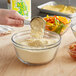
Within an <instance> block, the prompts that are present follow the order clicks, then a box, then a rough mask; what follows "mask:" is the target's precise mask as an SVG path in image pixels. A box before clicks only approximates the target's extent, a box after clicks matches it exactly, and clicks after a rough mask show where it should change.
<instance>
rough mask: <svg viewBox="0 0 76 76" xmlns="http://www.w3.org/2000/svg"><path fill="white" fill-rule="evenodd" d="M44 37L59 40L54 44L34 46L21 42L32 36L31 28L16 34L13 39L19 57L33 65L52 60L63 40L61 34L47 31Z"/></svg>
mask: <svg viewBox="0 0 76 76" xmlns="http://www.w3.org/2000/svg"><path fill="white" fill-rule="evenodd" d="M44 37H45V38H50V39H51V38H52V39H57V41H56V42H55V43H54V44H50V45H46V46H45V47H43V48H38V47H37V48H36V47H35V48H32V47H28V46H25V45H22V44H20V43H19V42H21V41H24V40H26V39H30V38H31V31H30V30H27V31H22V32H19V33H16V34H14V35H13V36H12V38H11V39H12V42H13V44H14V47H15V51H16V55H17V57H18V59H19V60H20V61H22V62H23V63H25V64H33V65H39V64H46V63H48V62H50V61H52V60H53V59H54V58H55V56H56V54H57V49H58V46H59V44H60V42H61V36H60V35H59V34H57V33H55V32H49V31H45V33H44Z"/></svg>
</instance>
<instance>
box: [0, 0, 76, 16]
mask: <svg viewBox="0 0 76 76" xmlns="http://www.w3.org/2000/svg"><path fill="white" fill-rule="evenodd" d="M9 1H10V0H0V8H5V9H7V8H8V2H9ZM48 1H56V2H58V3H62V4H68V3H69V0H31V4H32V17H34V16H45V15H46V14H45V13H40V12H39V10H38V9H37V6H38V5H41V4H43V3H46V2H48ZM70 3H71V5H73V6H76V0H70Z"/></svg>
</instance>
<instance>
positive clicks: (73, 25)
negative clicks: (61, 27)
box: [71, 24, 76, 32]
mask: <svg viewBox="0 0 76 76" xmlns="http://www.w3.org/2000/svg"><path fill="white" fill-rule="evenodd" d="M71 25H72V26H71V29H72V31H75V32H76V30H74V29H73V27H74V26H76V24H75V25H74V24H71Z"/></svg>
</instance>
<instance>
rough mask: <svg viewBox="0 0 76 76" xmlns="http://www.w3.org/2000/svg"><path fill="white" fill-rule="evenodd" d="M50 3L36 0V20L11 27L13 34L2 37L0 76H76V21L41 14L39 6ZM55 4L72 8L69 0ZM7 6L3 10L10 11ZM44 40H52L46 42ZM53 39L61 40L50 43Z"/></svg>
mask: <svg viewBox="0 0 76 76" xmlns="http://www.w3.org/2000/svg"><path fill="white" fill-rule="evenodd" d="M49 1H50V0H32V2H31V3H32V13H31V14H32V17H34V18H33V19H32V21H31V23H30V25H26V24H25V26H24V27H12V28H11V27H8V28H9V29H11V33H9V34H7V35H3V36H0V76H76V42H75V41H76V29H75V28H76V17H75V15H73V17H67V16H66V17H63V16H56V15H55V14H54V15H53V14H50V13H45V12H44V11H43V12H40V10H39V9H38V8H37V6H39V5H41V4H43V3H46V2H49ZM54 1H58V2H60V3H62V4H65V5H68V0H64V1H63V0H54ZM6 2H7V1H6V0H0V8H6V9H7V7H8V5H7V3H6ZM70 3H71V5H73V6H75V5H76V4H75V3H76V0H70ZM47 12H48V11H47ZM55 13H56V12H55ZM58 14H59V13H58ZM51 15H52V16H51ZM35 16H41V17H42V18H41V17H35ZM71 16H72V15H71ZM36 19H37V20H36ZM39 20H40V22H38V21H39ZM35 21H36V22H35ZM45 22H46V23H45ZM40 23H41V24H40ZM36 25H37V26H36ZM40 25H41V26H40ZM53 25H54V26H53ZM3 26H4V25H3ZM38 26H39V27H38ZM60 26H61V27H60ZM73 26H74V27H73ZM0 27H1V25H0ZM58 27H59V29H57V28H58ZM6 28H7V27H6ZM6 28H5V29H6ZM9 29H8V30H9ZM36 29H37V30H36ZM44 29H45V30H46V31H45V30H44ZM28 30H31V32H29V31H28ZM23 31H24V32H23ZM25 31H26V32H25ZM44 31H45V33H44ZM51 31H52V32H51ZM29 33H32V34H30V35H31V36H32V38H33V40H34V38H36V39H37V43H36V42H35V41H33V40H32V39H30V38H31V37H29V36H30V35H28V34H29ZM25 35H27V36H25ZM42 36H43V38H47V39H48V40H47V39H44V41H43V38H42ZM38 37H39V39H38ZM17 38H18V39H17ZM24 38H26V39H27V42H26V40H25V39H24ZM50 38H51V39H56V38H57V39H56V41H50ZM16 39H17V41H16ZM22 39H23V41H21V40H22ZM41 39H42V40H41ZM31 40H32V41H31ZM40 40H41V41H40ZM30 41H31V42H30ZM25 43H26V44H25ZM27 43H28V44H27ZM50 43H51V44H50ZM27 45H29V46H27ZM44 46H46V47H44ZM53 48H54V49H53ZM55 49H56V51H55ZM36 50H37V51H36ZM39 50H41V51H39ZM46 50H47V51H46ZM39 57H40V58H39Z"/></svg>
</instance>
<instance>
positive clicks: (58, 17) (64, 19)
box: [56, 16, 69, 24]
mask: <svg viewBox="0 0 76 76" xmlns="http://www.w3.org/2000/svg"><path fill="white" fill-rule="evenodd" d="M56 18H57V19H58V20H59V21H61V22H62V23H63V24H68V23H69V21H68V19H67V18H66V17H62V16H56Z"/></svg>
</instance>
